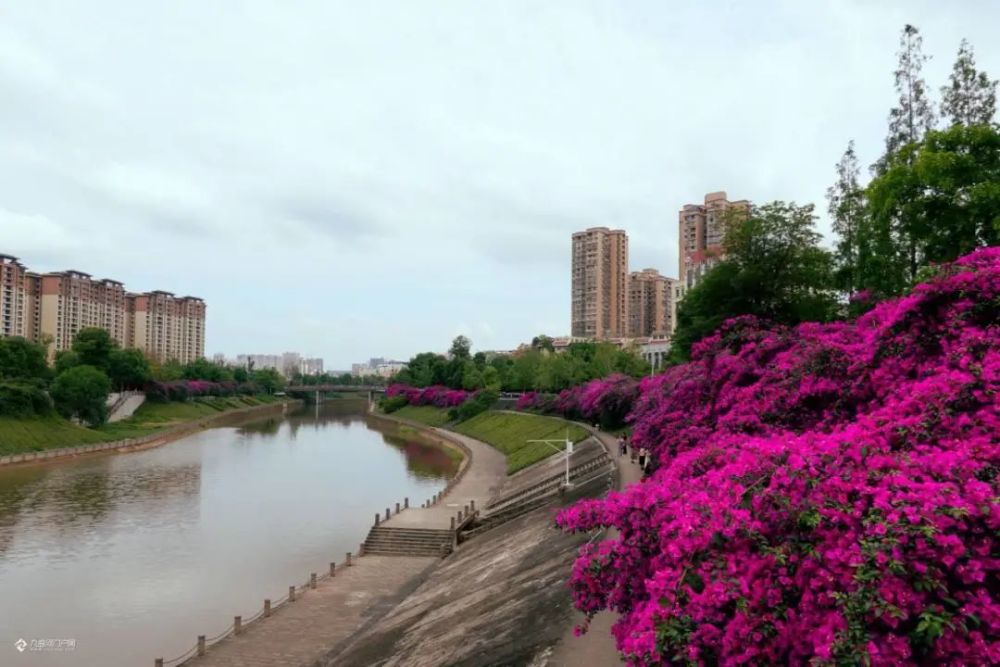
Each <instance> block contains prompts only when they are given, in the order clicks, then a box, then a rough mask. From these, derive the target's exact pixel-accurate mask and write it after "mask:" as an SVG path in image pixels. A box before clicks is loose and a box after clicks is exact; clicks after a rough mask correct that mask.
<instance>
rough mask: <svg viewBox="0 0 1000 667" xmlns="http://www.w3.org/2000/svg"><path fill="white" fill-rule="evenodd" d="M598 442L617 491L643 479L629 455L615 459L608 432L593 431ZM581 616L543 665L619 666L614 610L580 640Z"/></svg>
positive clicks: (593, 622) (613, 531) (604, 613)
mask: <svg viewBox="0 0 1000 667" xmlns="http://www.w3.org/2000/svg"><path fill="white" fill-rule="evenodd" d="M594 433H595V435H597V437H599V438H600V439H601V442H603V443H604V446H605V447H606V448H607V450H608V452H610V453H611V455H612V456H614V457H615V463H617V465H618V488H619V490H620V489H624V488H625V487H626V486H628V485H630V484H634V483H635V482H638V481H639V480H641V479H642V471H641V470H639V466H638V465H637V464H635V463H632V461H631V460H630V459H629V455H628V454H626V455H625V456H618V443H617V442H616V440H615V438H614V436H612V435H609V434H607V433H601V432H596V431H595V432H594ZM616 537H618V531H617V530H616V529H614V528H612V529H611V530H609V531H608V533H607V535H605V536H604V538H603V539H614V538H616ZM583 619H584V617H583V614H578V615H577V620H576V621H575V622H574V623H573V625H572V626H570V627H569V629H568V630H567V632H566V635H565V636H564V637H563V639H562V641H560V642H559V644H557V645H556V647H555V650H554V651H553V652H552V655H551V656H550V657H549V660H548V662H547V663H546V664H547V666H548V667H609V665H620V664H622V659H621V656H620V655H619V654H618V649H617V648H616V647H615V638H614V636H613V635H612V634H611V626H613V625H614V624H615V621H617V620H618V614H617V613H615V612H613V611H602V612H600V613H599V614H597V615H596V616H594V618H593V619H592V620H591V621H590V628H589V629H588V630H587V634H585V635H583V636H582V637H575V636H574V635H573V627H574V626H576V625H579V624H580V623H582V622H583Z"/></svg>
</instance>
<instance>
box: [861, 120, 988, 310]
mask: <svg viewBox="0 0 1000 667" xmlns="http://www.w3.org/2000/svg"><path fill="white" fill-rule="evenodd" d="M867 196H868V201H869V205H870V208H871V216H872V222H871V224H872V226H873V229H874V233H875V235H876V236H878V237H880V238H889V239H891V242H892V245H893V247H894V249H895V250H894V257H895V261H893V262H886V265H887V266H886V270H885V271H883V272H882V273H881V274H877V275H874V276H872V277H871V278H870V280H869V284H868V285H866V287H869V288H871V289H873V290H874V291H876V292H877V293H879V294H880V295H881V296H889V295H892V294H900V293H902V292H903V291H904V290H905V289H907V288H908V287H909V286H910V285H912V284H914V282H915V281H916V280H917V277H918V275H919V273H920V269H921V267H922V266H924V265H926V264H928V263H938V262H947V261H950V260H953V259H955V258H957V257H959V256H961V255H963V254H965V253H967V252H970V251H971V250H973V249H975V248H977V247H979V246H984V245H996V244H997V243H1000V132H998V130H997V128H996V127H993V126H990V125H971V126H966V125H954V126H952V127H950V128H949V129H947V130H941V131H934V132H931V133H930V134H928V135H927V137H926V139H925V140H924V141H923V142H922V143H919V144H911V145H910V146H907V147H906V148H904V149H902V150H900V151H899V152H898V153H897V154H896V155H895V156H893V159H891V160H890V161H889V163H888V165H887V169H886V171H885V173H883V174H882V175H881V176H879V177H877V178H875V179H873V180H872V182H871V183H870V184H869V185H868V190H867Z"/></svg>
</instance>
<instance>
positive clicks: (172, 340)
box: [126, 290, 205, 364]
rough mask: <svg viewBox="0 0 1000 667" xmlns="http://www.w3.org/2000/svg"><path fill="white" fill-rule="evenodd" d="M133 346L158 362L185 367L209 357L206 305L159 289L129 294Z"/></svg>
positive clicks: (197, 300)
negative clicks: (207, 351)
mask: <svg viewBox="0 0 1000 667" xmlns="http://www.w3.org/2000/svg"><path fill="white" fill-rule="evenodd" d="M127 302H128V305H127V307H126V310H127V312H128V313H129V322H130V326H129V330H130V336H131V338H130V345H129V346H130V347H135V348H138V349H140V350H142V351H143V352H145V353H146V354H147V355H148V356H149V357H151V358H153V359H156V360H157V361H168V360H171V359H175V360H177V361H179V362H181V363H182V364H186V363H189V362H191V361H194V360H195V359H198V358H200V357H204V356H205V302H204V301H202V300H201V299H199V298H198V297H194V296H182V297H177V296H174V295H173V294H172V293H170V292H164V291H162V290H156V291H153V292H146V293H144V294H128V295H127Z"/></svg>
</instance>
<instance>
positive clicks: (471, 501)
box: [469, 500, 476, 512]
mask: <svg viewBox="0 0 1000 667" xmlns="http://www.w3.org/2000/svg"><path fill="white" fill-rule="evenodd" d="M469 507H470V508H472V511H473V512H475V511H476V501H475V500H470V501H469Z"/></svg>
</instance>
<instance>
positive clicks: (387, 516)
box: [385, 507, 389, 521]
mask: <svg viewBox="0 0 1000 667" xmlns="http://www.w3.org/2000/svg"><path fill="white" fill-rule="evenodd" d="M385 520H386V521H388V520H389V508H388V507H386V508H385Z"/></svg>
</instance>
